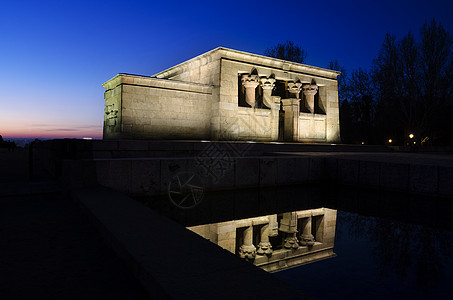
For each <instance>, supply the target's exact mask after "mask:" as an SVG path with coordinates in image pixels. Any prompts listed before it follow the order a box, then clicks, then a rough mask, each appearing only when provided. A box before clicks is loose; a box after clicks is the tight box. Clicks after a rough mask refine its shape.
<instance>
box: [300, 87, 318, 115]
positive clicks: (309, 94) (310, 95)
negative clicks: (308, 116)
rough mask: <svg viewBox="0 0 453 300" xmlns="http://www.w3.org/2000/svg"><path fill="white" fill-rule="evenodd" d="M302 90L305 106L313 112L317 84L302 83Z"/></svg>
mask: <svg viewBox="0 0 453 300" xmlns="http://www.w3.org/2000/svg"><path fill="white" fill-rule="evenodd" d="M302 90H303V91H304V95H305V99H306V100H307V108H308V109H309V110H310V112H311V113H312V114H313V113H314V112H315V95H316V93H317V92H318V86H317V85H316V84H304V85H303V86H302Z"/></svg>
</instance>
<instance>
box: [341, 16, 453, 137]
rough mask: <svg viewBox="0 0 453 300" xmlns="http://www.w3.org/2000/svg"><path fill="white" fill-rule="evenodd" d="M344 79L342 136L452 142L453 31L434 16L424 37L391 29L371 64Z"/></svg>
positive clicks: (424, 31)
mask: <svg viewBox="0 0 453 300" xmlns="http://www.w3.org/2000/svg"><path fill="white" fill-rule="evenodd" d="M337 69H338V68H337ZM342 84H343V87H342V88H343V89H344V90H345V92H344V93H343V95H342V94H340V101H341V102H340V103H341V104H340V126H341V125H342V126H343V127H344V128H342V129H341V133H342V138H343V142H345V143H360V142H362V141H363V142H365V143H369V144H384V143H388V141H389V139H391V140H392V144H397V145H413V144H414V142H415V144H416V145H420V144H422V145H446V144H452V142H453V134H452V132H453V124H452V122H451V121H450V118H452V117H453V52H452V37H451V35H450V34H449V33H448V32H447V31H446V30H445V29H444V28H443V26H442V24H440V23H437V22H436V21H435V20H433V21H431V22H430V23H425V24H424V25H423V26H422V28H421V30H420V36H419V39H417V38H416V37H415V36H414V35H413V34H412V33H411V32H409V33H408V34H407V35H406V36H404V37H403V38H402V39H401V40H398V39H397V38H396V37H395V36H393V35H391V34H386V36H385V38H384V41H383V43H382V45H381V49H380V51H379V54H378V56H377V57H376V58H375V59H374V60H373V62H372V65H371V68H370V70H362V69H360V68H359V69H358V70H354V71H353V72H352V73H351V75H350V76H349V77H348V78H347V80H345V82H343V83H342V82H339V85H342ZM410 134H413V135H414V137H413V138H410V137H409V135H410Z"/></svg>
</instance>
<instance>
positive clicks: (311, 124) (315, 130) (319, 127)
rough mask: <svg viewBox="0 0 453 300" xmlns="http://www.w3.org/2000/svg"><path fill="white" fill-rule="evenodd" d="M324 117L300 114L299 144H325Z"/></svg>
mask: <svg viewBox="0 0 453 300" xmlns="http://www.w3.org/2000/svg"><path fill="white" fill-rule="evenodd" d="M326 119H327V118H326V115H319V114H310V113H300V115H299V141H300V142H320V143H322V142H324V143H325V142H327V140H326Z"/></svg>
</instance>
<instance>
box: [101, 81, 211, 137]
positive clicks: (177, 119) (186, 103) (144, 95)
mask: <svg viewBox="0 0 453 300" xmlns="http://www.w3.org/2000/svg"><path fill="white" fill-rule="evenodd" d="M105 86H106V95H107V96H106V98H107V99H106V104H107V103H108V102H109V101H111V100H110V99H111V97H109V95H112V96H114V97H118V95H117V93H114V91H116V90H117V89H118V88H119V87H120V88H121V109H120V111H121V120H120V121H119V122H120V124H121V128H120V137H121V138H123V139H208V138H209V135H210V121H211V97H212V88H211V86H208V85H201V84H190V83H185V82H178V81H169V80H164V79H156V78H149V77H141V76H133V75H124V74H120V75H118V76H117V77H115V78H114V79H112V80H111V82H108V84H106V85H105ZM111 91H112V92H111ZM114 99H117V98H114ZM106 118H107V117H106ZM104 138H105V139H109V138H118V136H117V135H110V134H109V130H105V131H104Z"/></svg>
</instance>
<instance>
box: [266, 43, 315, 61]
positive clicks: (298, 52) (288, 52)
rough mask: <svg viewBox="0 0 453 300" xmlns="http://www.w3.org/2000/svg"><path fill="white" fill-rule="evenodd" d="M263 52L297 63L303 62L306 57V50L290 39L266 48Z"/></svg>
mask: <svg viewBox="0 0 453 300" xmlns="http://www.w3.org/2000/svg"><path fill="white" fill-rule="evenodd" d="M264 54H265V55H266V56H270V57H274V58H279V59H283V60H287V61H293V62H297V63H303V62H304V61H305V58H306V57H307V52H306V51H305V50H304V49H302V48H301V47H300V46H298V45H295V44H294V42H293V41H290V40H287V41H286V42H285V43H284V44H280V43H278V44H277V46H275V47H271V48H267V49H266V50H265V51H264Z"/></svg>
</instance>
